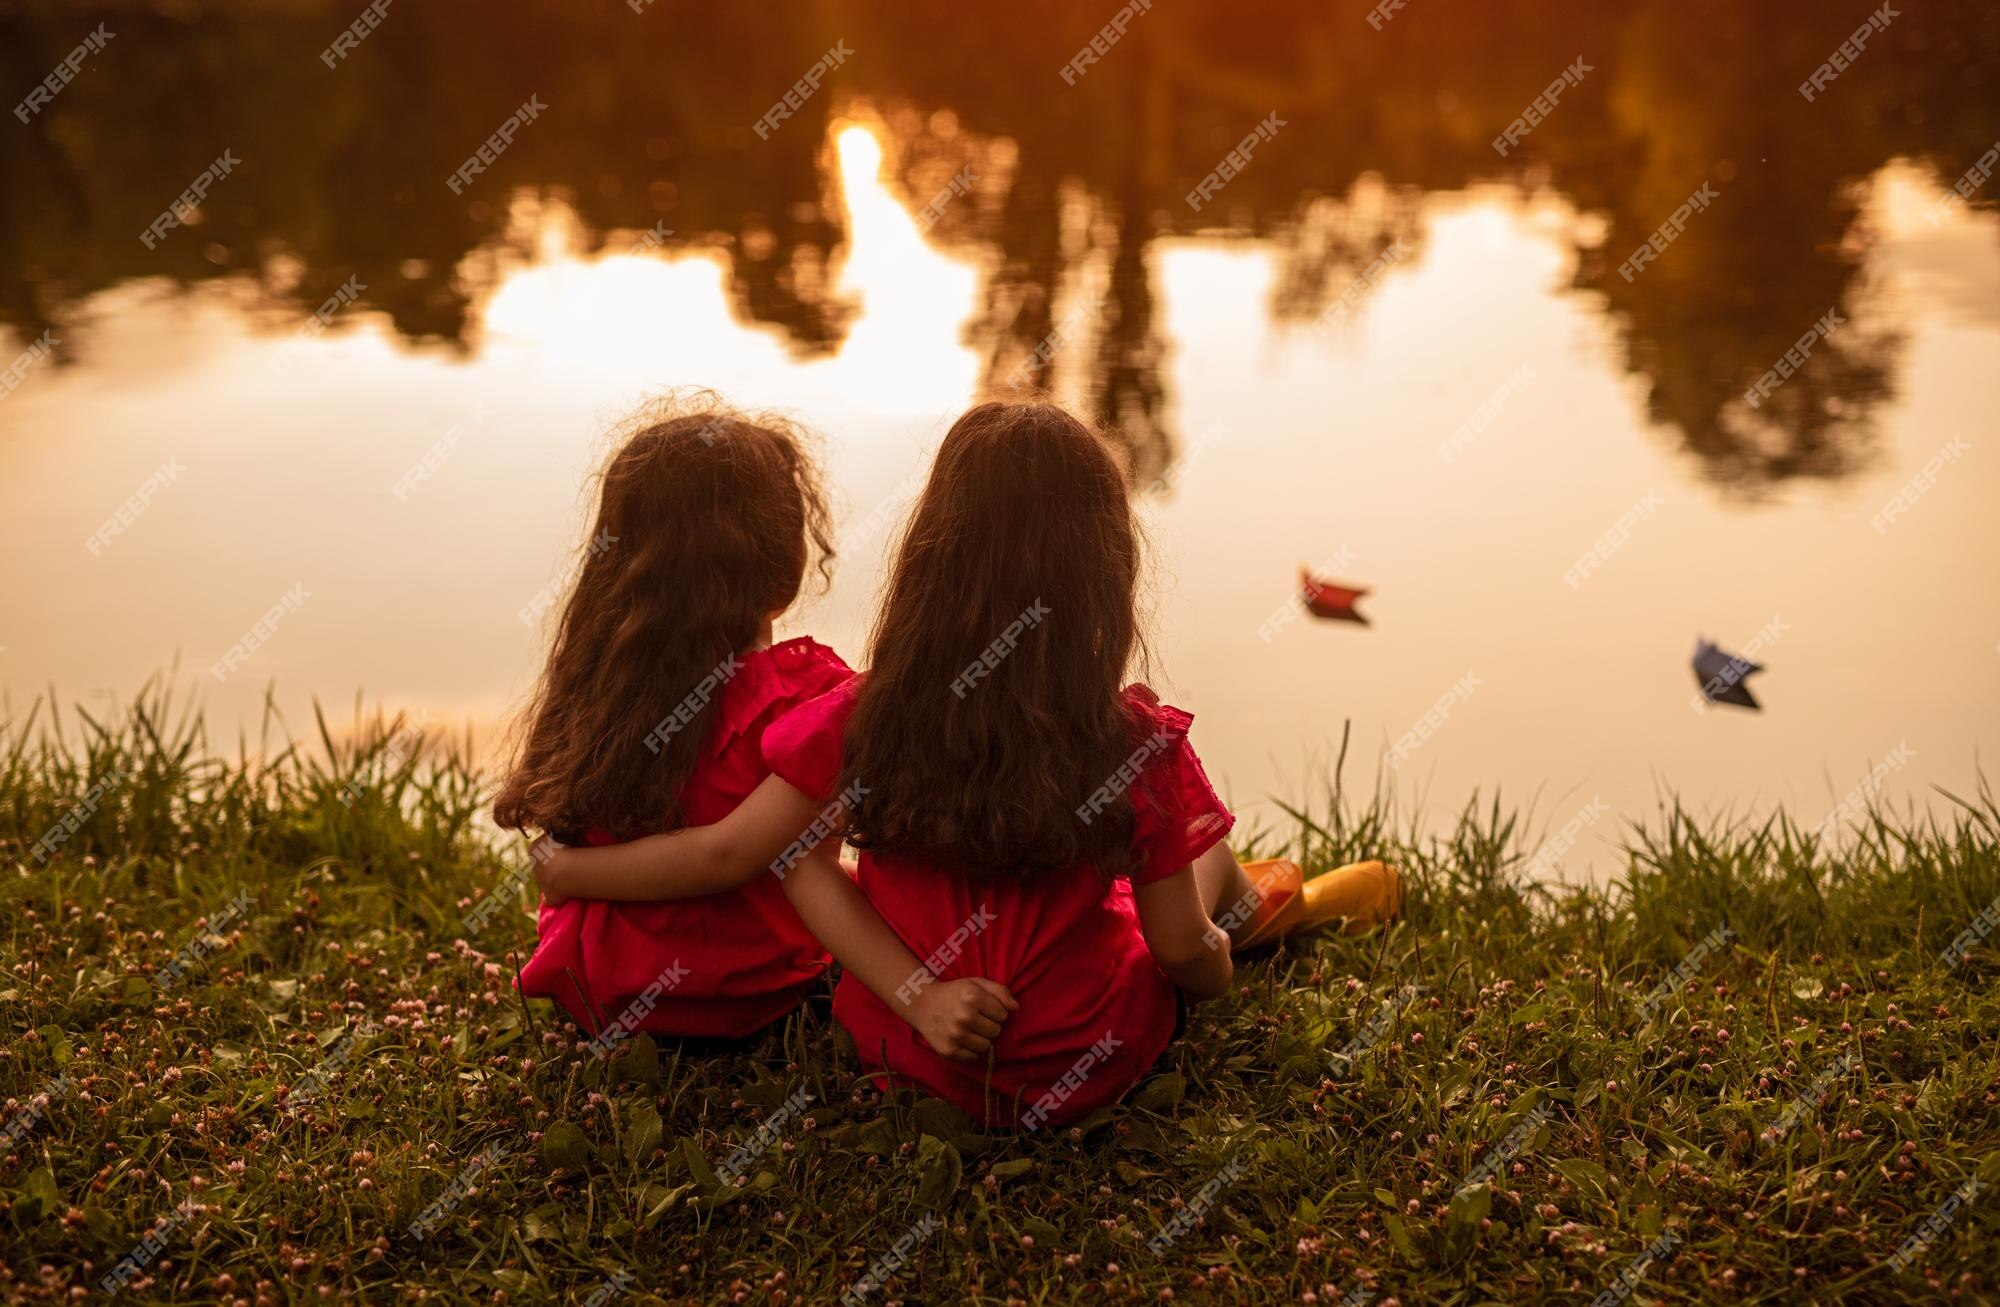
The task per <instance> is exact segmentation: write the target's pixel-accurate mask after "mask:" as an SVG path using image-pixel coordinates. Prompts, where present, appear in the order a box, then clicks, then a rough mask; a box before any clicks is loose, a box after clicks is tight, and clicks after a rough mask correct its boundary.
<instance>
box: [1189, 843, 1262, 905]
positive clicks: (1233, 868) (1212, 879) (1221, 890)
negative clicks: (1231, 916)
mask: <svg viewBox="0 0 2000 1307" xmlns="http://www.w3.org/2000/svg"><path fill="white" fill-rule="evenodd" d="M1194 885H1195V888H1196V889H1197V890H1199V891H1200V892H1201V906H1202V910H1203V911H1204V912H1206V913H1208V915H1209V919H1210V920H1213V919H1214V918H1215V915H1216V913H1218V912H1221V911H1223V910H1224V909H1226V908H1228V907H1230V906H1232V905H1233V904H1235V903H1236V902H1237V901H1238V900H1240V899H1242V898H1243V897H1245V896H1246V895H1248V894H1249V893H1250V891H1251V884H1250V877H1249V876H1248V875H1247V874H1245V872H1244V870H1243V864H1242V863H1240V862H1238V861H1237V860H1236V855H1235V854H1233V853H1231V852H1230V851H1229V844H1228V842H1227V841H1224V840H1217V841H1216V842H1215V843H1214V844H1213V845H1211V846H1210V848H1209V850H1208V852H1206V853H1204V854H1202V855H1201V856H1200V857H1199V858H1196V859H1195V860H1194Z"/></svg>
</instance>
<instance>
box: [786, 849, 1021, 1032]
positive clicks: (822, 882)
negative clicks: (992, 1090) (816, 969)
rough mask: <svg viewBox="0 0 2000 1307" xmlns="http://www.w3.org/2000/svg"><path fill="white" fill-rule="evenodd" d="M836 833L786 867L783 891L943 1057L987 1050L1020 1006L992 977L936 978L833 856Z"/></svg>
mask: <svg viewBox="0 0 2000 1307" xmlns="http://www.w3.org/2000/svg"><path fill="white" fill-rule="evenodd" d="M838 844H839V841H838V840H833V841H828V842H826V843H822V844H820V845H818V846H816V847H815V848H813V849H811V850H809V851H808V852H807V853H806V854H805V856H804V857H803V858H801V859H800V860H799V861H798V862H797V863H796V864H795V865H794V866H792V867H791V868H790V869H789V870H787V871H786V873H785V896H786V897H787V898H789V899H790V900H791V901H792V907H793V908H795V909H797V910H798V914H799V919H800V920H801V921H803V922H805V923H806V927H807V929H809V930H811V931H812V933H813V934H814V936H816V937H817V938H818V939H819V942H820V943H821V944H823V945H825V946H826V951H827V952H829V953H831V954H833V956H834V957H836V958H838V959H839V960H840V965H841V966H843V967H845V968H847V970H848V972H849V973H851V974H852V975H853V976H854V978H855V979H856V980H859V981H860V982H861V983H862V984H863V985H866V986H867V987H868V990H869V992H870V993H872V994H874V995H875V997H877V998H879V999H881V1000H882V1002H883V1004H884V1005H885V1006H887V1007H888V1008H889V1010H890V1011H892V1012H894V1013H896V1014H897V1015H898V1016H900V1017H902V1018H903V1020H905V1021H907V1022H909V1023H910V1025H912V1026H913V1027H915V1028H916V1031H917V1033H918V1034H920V1035H922V1036H923V1037H924V1039H925V1041H926V1042H928V1043H929V1044H930V1046H931V1047H932V1048H934V1049H936V1050H937V1052H938V1054H939V1055H940V1056H942V1057H948V1058H951V1059H952V1060H953V1061H958V1062H971V1061H974V1060H976V1059H978V1058H979V1057H981V1056H982V1055H984V1054H985V1053H986V1051H987V1050H988V1049H990V1048H992V1046H993V1041H994V1040H996V1039H998V1038H1000V1031H1001V1028H1002V1027H1003V1026H1005V1025H1006V1024H1007V1018H1008V1017H1009V1016H1011V1015H1013V1013H1014V1012H1015V1011H1016V1010H1017V1009H1018V1008H1019V1007H1020V1006H1021V1005H1020V1004H1019V1003H1017V1002H1015V1001H1014V995H1013V993H1012V992H1011V991H1009V990H1008V988H1007V987H1006V986H1005V985H1003V984H1001V983H1000V982H999V981H997V980H986V979H984V978H980V977H972V978H968V979H964V980H947V981H940V980H938V979H937V978H936V977H934V976H932V975H931V973H930V971H929V969H928V968H926V967H925V966H924V964H923V963H922V962H919V961H918V960H917V955H916V954H914V953H912V952H910V950H909V949H908V948H907V947H906V946H905V945H904V944H903V941H902V939H901V938H900V937H898V936H897V934H896V932H895V931H893V930H891V929H890V928H889V923H888V922H886V921H884V920H882V914H881V913H879V912H877V911H876V910H875V905H874V904H872V903H870V902H869V901H868V896H867V895H866V894H864V893H862V892H861V888H860V886H858V885H856V884H855V883H854V882H853V881H852V880H850V879H848V876H847V873H846V872H845V871H844V870H842V869H841V866H840V863H839V861H838V860H837V859H836V857H835V853H836V850H837V847H838Z"/></svg>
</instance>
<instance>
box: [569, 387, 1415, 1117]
mask: <svg viewBox="0 0 2000 1307" xmlns="http://www.w3.org/2000/svg"><path fill="white" fill-rule="evenodd" d="M1139 571H1140V551H1139V541H1138V534H1137V531H1136V529H1135V526H1134V523H1133V519H1132V513H1131V508H1130V505H1129V501H1128V497H1127V487H1126V484H1125V480H1124V477H1123V476H1122V474H1121V473H1120V471H1119V468H1118V465H1117V463H1116V462H1115V461H1114V459H1113V457H1112V455H1111V453H1110V451H1109V449H1108V448H1107V447H1106V445H1105V444H1104V442H1103V441H1102V440H1101V439H1100V438H1099V437H1098V435H1097V434H1096V433H1094V432H1093V431H1091V430H1090V429H1089V428H1087V427H1085V426H1084V425H1083V424H1082V423H1080V422H1078V421H1077V420H1076V419H1075V418H1074V417H1072V416H1070V414H1068V413H1067V412H1065V411H1063V410H1062V409H1060V408H1057V407H1055V406H1052V405H1048V404H983V405H980V406H979V407H977V408H974V409H972V410H971V411H970V412H968V413H966V414H965V415H964V416H963V417H961V418H960V419H959V420H958V421H957V422H956V423H955V424H954V425H953V426H952V428H951V430H950V431H949V432H948V433H947V434H946V436H945V438H944V441H943V442H942V444H941V446H940V448H939V450H938V454H937V461H936V464H935V466H934V468H933V469H932V472H931V475H930V479H929V482H928V484H927V486H926V488H925V490H924V492H923V495H922V497H921V498H920V499H919V501H918V503H917V506H916V508H915V510H914V512H913V514H912V516H911V518H910V521H909V523H908V525H907V526H906V528H905V530H904V533H903V538H902V541H901V544H900V547H899V549H898V552H897V555H896V558H895V562H894V565H893V568H892V570H891V573H890V577H889V583H888V591H887V594H886V597H885V598H884V601H883V605H882V610H881V613H880V615H879V616H878V618H877V621H876V624H875V629H874V633H873V635H872V637H871V639H870V642H869V670H868V671H867V672H866V673H865V674H864V675H862V676H859V677H857V678H855V679H853V680H850V681H847V682H844V683H843V684H841V685H840V686H837V687H835V688H834V689H832V690H829V691H828V692H827V693H826V694H824V695H822V696H820V697H819V698H817V699H814V700H813V701H812V702H810V703H807V704H804V705H802V706H801V707H799V708H798V709H796V710H794V711H793V712H792V713H790V714H789V715H787V716H786V717H785V718H783V719H782V720H780V721H779V722H777V723H776V724H775V725H774V726H772V727H771V729H770V730H769V731H767V732H766V734H765V736H764V758H765V762H766V763H767V764H768V765H769V766H770V768H771V772H772V778H771V779H770V780H769V781H766V782H765V783H764V785H763V786H762V787H761V788H760V789H759V790H758V791H757V792H756V793H755V794H753V795H751V796H750V798H749V799H747V800H746V801H745V802H744V803H743V804H742V806H741V807H739V808H738V809H737V810H736V812H735V813H734V814H733V815H732V816H731V817H730V818H729V819H727V820H725V821H722V822H720V823H718V824H716V825H714V826H710V827H705V828H700V829H688V830H683V831H680V832H676V833H674V834H672V835H668V836H663V837H658V838H655V839H649V840H642V841H637V842H634V843H632V844H630V845H627V846H624V847H623V848H620V849H617V850H570V851H562V852H558V853H556V854H555V856H553V857H551V858H550V859H549V860H547V861H545V862H543V863H542V864H541V869H540V871H539V872H538V875H539V876H540V877H541V880H542V884H543V886H544V891H545V892H547V893H552V894H555V895H556V896H558V897H560V896H561V895H563V894H568V893H579V892H580V893H590V894H595V895H599V896H604V897H612V898H620V897H637V898H648V897H657V896H659V895H662V894H669V893H678V892H682V890H683V888H684V886H685V885H686V884H687V883H688V879H689V877H690V876H691V875H693V874H694V872H695V870H696V869H697V868H704V867H706V868H709V869H712V871H713V874H716V875H720V876H723V877H729V876H742V875H751V876H754V875H756V874H757V871H756V869H757V868H759V867H761V866H762V865H764V864H765V863H767V862H768V861H769V860H770V859H771V857H772V856H773V855H774V854H777V855H779V856H780V857H781V858H782V856H783V855H782V853H781V852H780V851H781V850H783V849H784V848H785V846H786V845H787V843H788V842H790V841H793V840H795V839H797V838H798V836H799V832H800V831H801V829H802V828H805V827H807V825H808V823H810V822H811V821H812V820H813V819H814V818H815V816H820V815H821V814H822V805H825V804H827V803H828V800H829V799H834V800H835V803H836V805H837V806H838V808H839V815H840V817H841V819H842V820H844V822H845V826H844V830H845V834H846V837H847V839H848V840H849V841H850V842H852V843H853V844H854V845H856V846H857V847H858V848H860V849H861V851H862V852H861V860H860V868H859V884H860V889H861V892H862V893H863V894H865V896H866V898H867V901H868V902H869V903H870V904H872V905H873V907H874V908H875V909H876V910H877V911H878V912H879V913H880V914H881V916H882V918H883V919H885V920H886V921H887V922H888V923H889V925H890V927H891V928H892V929H893V930H894V931H895V933H896V935H897V936H898V937H899V938H900V939H901V940H902V941H903V942H904V943H906V944H907V945H908V946H909V948H910V950H911V952H913V953H915V954H919V955H921V956H923V958H924V959H925V962H924V966H923V968H922V969H921V970H920V971H917V972H915V973H913V974H912V975H910V976H909V977H908V979H907V980H906V981H905V982H904V983H903V984H902V985H901V986H899V987H897V988H896V989H895V990H894V991H893V992H892V993H891V994H889V995H886V996H885V995H884V994H883V993H882V992H881V989H880V988H879V987H878V986H876V985H872V984H855V983H853V982H852V981H851V980H850V979H846V978H843V980H842V982H841V984H840V986H839V987H838V988H837V989H836V991H835V994H834V1015H835V1017H836V1018H837V1019H838V1020H839V1021H840V1022H841V1024H842V1025H843V1026H845V1027H846V1028H847V1030H848V1031H849V1032H850V1033H851V1034H852V1035H853V1036H854V1040H855V1043H856V1045H857V1047H858V1048H859V1050H860V1053H861V1056H862V1058H863V1060H864V1061H865V1062H867V1063H868V1064H869V1065H870V1066H871V1067H872V1068H876V1069H879V1070H883V1071H887V1072H890V1073H893V1074H894V1075H896V1076H900V1077H902V1078H904V1079H906V1080H909V1081H913V1082H915V1083H916V1084H917V1085H919V1086H921V1087H923V1088H925V1089H927V1090H929V1091H930V1092H932V1093H934V1094H937V1095H939V1096H940V1097H943V1098H946V1099H949V1100H950V1101H952V1102H954V1103H956V1104H958V1105H959V1106H960V1107H962V1108H964V1109H965V1110H966V1111H968V1112H970V1113H971V1114H972V1115H974V1116H975V1117H979V1118H980V1119H982V1120H984V1121H986V1122H988V1123H1002V1122H1019V1123H1021V1124H1023V1125H1026V1126H1028V1127H1030V1128H1033V1127H1037V1126H1040V1125H1043V1124H1052V1125H1060V1124H1063V1123H1065V1122H1068V1121H1072V1120H1075V1119H1078V1118H1080V1117H1082V1116H1084V1115H1087V1114H1088V1113H1089V1112H1091V1111H1092V1110H1094V1109H1096V1108H1098V1107H1100V1106H1103V1105H1104V1104H1106V1103H1110V1102H1113V1101H1116V1100H1117V1099H1118V1098H1119V1097H1121V1096H1122V1095H1123V1094H1124V1093H1125V1092H1126V1091H1127V1090H1129V1089H1130V1088H1131V1087H1132V1086H1133V1085H1134V1084H1135V1083H1137V1081H1138V1080H1139V1078H1140V1077H1141V1076H1143V1075H1144V1074H1145V1073H1146V1071H1147V1069H1148V1068H1149V1067H1150V1066H1151V1065H1152V1064H1153V1062H1154V1061H1155V1060H1156V1059H1157V1058H1158V1056H1159V1055H1160V1053H1161V1052H1162V1051H1163V1050H1164V1049H1165V1047H1166V1045H1167V1043H1168V1042H1169V1041H1170V1040H1171V1039H1172V1037H1173V1035H1174V1032H1175V1030H1176V1029H1177V1028H1178V1025H1179V1020H1180V1013H1181V1008H1182V1002H1183V997H1182V996H1186V997H1190V998H1197V999H1199V998H1209V997H1214V996H1216V995H1219V994H1221V993H1222V992H1224V990H1226V989H1227V987H1228V985H1229V981H1230V976H1231V974H1232V961H1231V954H1232V951H1233V950H1237V949H1241V948H1246V947H1251V946H1254V945H1257V944H1261V943H1266V942H1269V941H1270V940H1272V939H1275V938H1277V937H1279V936H1280V935H1283V934H1287V933H1290V932H1292V931H1295V930H1300V929H1305V928H1309V927H1311V926H1314V925H1318V924H1321V923H1324V922H1327V921H1331V920H1334V919H1336V918H1341V919H1346V920H1348V921H1350V922H1358V923H1365V924H1372V923H1373V922H1375V921H1378V920H1382V919H1385V918H1387V917H1388V916H1390V915H1391V914H1393V912H1394V911H1395V908H1396V897H1397V894H1398V891H1399V881H1398V879H1397V877H1396V875H1395V873H1394V872H1393V871H1392V870H1391V869H1389V868H1386V867H1384V866H1383V865H1382V864H1380V863H1368V864H1357V865H1355V866H1352V867H1348V868H1342V869H1341V870H1340V871H1338V872H1330V873H1327V875H1326V876H1322V877H1319V878H1316V879H1315V880H1313V881H1312V882H1310V883H1306V882H1305V881H1304V879H1303V876H1302V874H1301V873H1300V871H1299V868H1298V867H1297V866H1296V865H1295V864H1293V863H1290V862H1284V861H1271V862H1266V863H1257V864H1251V865H1250V866H1247V867H1246V866H1242V865H1239V864H1238V863H1237V861H1236V859H1235V857H1234V856H1233V855H1232V854H1231V853H1230V852H1229V849H1228V847H1227V845H1226V844H1225V843H1224V842H1223V840H1224V836H1226V835H1227V834H1228V833H1229V830H1230V827H1231V825H1232V824H1233V821H1234V818H1233V817H1232V816H1231V814H1230V813H1229V811H1228V810H1227V809H1226V808H1225V807H1224V806H1223V804H1222V802H1221V800H1220V799H1219V798H1218V797H1217V796H1216V793H1215V791H1214V789H1213V788H1212V787H1211V786H1210V784H1209V782H1208V778H1207V776H1206V775H1205V774H1204V772H1203V771H1202V766H1201V762H1200V760H1199V759H1198V758H1197V757H1196V755H1195V752H1194V749H1193V747H1192V746H1191V745H1190V744H1189V742H1188V728H1189V724H1190V721H1191V718H1190V717H1189V716H1188V714H1187V713H1184V712H1182V711H1180V710H1179V709H1177V708H1172V707H1168V706H1166V705H1164V704H1162V703H1160V702H1159V700H1158V699H1157V698H1156V697H1155V696H1154V695H1153V694H1152V692H1151V691H1149V690H1147V689H1146V688H1145V687H1144V686H1139V685H1131V686H1128V685H1127V684H1126V683H1125V677H1126V676H1127V674H1128V672H1129V670H1130V668H1131V666H1132V665H1133V663H1134V662H1135V661H1137V660H1138V658H1139V655H1140V653H1141V648H1140V644H1141V642H1140V638H1139V623H1138V617H1137V589H1138V578H1139ZM822 822H823V818H822ZM823 824H824V823H823ZM846 883H847V882H846V878H845V877H843V876H841V875H840V873H839V871H838V869H837V868H834V869H832V870H826V869H824V867H822V869H821V870H820V871H819V872H817V873H815V874H814V875H813V876H811V877H808V876H805V875H802V874H801V873H800V872H799V871H793V872H792V873H791V874H790V876H789V877H788V878H787V880H786V881H785V884H786V887H787V891H788V892H789V893H791V894H792V895H793V901H794V902H797V903H800V904H801V905H803V904H804V903H805V902H806V901H807V900H808V899H809V898H810V897H811V896H812V895H813V894H816V893H825V892H837V891H838V890H839V889H840V887H841V886H844V885H845V884H846ZM802 910H803V907H802ZM965 976H980V977H990V978H991V979H992V980H995V981H998V982H1000V983H1002V984H1004V985H1005V986H1006V987H1007V988H1008V989H1009V990H1010V991H1011V993H1012V995H1013V996H1014V997H1015V998H1016V999H1017V1000H1018V1002H1019V1005H1020V1006H1019V1010H1018V1011H1014V1012H1012V1014H1011V1018H1010V1019H1009V1020H1007V1021H1006V1022H1004V1029H1003V1028H1002V1024H995V1025H994V1027H993V1028H991V1029H981V1030H980V1031H979V1033H980V1034H981V1035H983V1036H984V1038H985V1040H986V1041H987V1042H988V1043H989V1044H990V1047H988V1048H985V1049H980V1048H978V1047H977V1042H976V1041H973V1043H972V1047H973V1050H974V1052H975V1054H977V1053H984V1054H985V1056H974V1057H972V1058H970V1059H967V1058H964V1057H963V1056H957V1057H954V1056H949V1055H947V1056H939V1055H938V1054H937V1052H936V1051H935V1050H934V1049H933V1048H926V1047H924V1046H923V1045H922V1044H920V1043H919V1042H917V1041H916V1040H915V1039H913V1038H912V1037H911V1036H910V1032H909V1030H908V1029H907V1024H906V1023H907V1017H906V1016H905V1014H904V1011H905V1009H906V1008H907V1006H908V1005H909V1004H910V1003H912V1002H917V1001H921V999H922V996H923V995H924V994H925V993H927V992H928V991H929V990H930V988H931V987H932V986H933V985H935V984H938V983H942V982H947V981H950V980H952V979H953V978H957V977H965Z"/></svg>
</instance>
